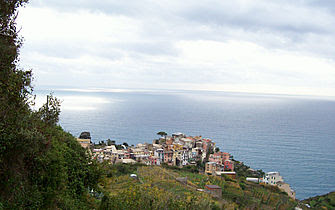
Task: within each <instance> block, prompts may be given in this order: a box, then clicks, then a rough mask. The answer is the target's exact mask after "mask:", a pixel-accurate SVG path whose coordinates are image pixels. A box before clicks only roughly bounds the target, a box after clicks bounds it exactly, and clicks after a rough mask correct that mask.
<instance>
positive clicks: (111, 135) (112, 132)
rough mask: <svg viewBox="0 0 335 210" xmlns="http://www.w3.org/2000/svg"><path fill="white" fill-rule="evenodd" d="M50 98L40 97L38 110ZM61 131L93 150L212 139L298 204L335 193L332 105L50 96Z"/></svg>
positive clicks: (248, 98) (142, 95) (90, 93)
mask: <svg viewBox="0 0 335 210" xmlns="http://www.w3.org/2000/svg"><path fill="white" fill-rule="evenodd" d="M49 92H50V90H37V91H35V94H36V95H37V99H36V106H39V105H41V104H42V102H43V101H45V95H46V94H47V93H49ZM53 95H54V96H56V97H57V98H59V99H60V100H61V101H62V108H61V115H60V125H61V126H62V127H63V128H64V129H65V130H66V131H68V132H70V133H71V134H73V135H74V136H79V134H80V133H81V132H82V131H89V132H90V133H91V136H92V140H93V141H94V142H99V141H103V140H104V141H105V140H107V139H111V140H116V142H117V143H123V142H127V143H128V144H129V145H131V144H134V145H136V144H138V143H143V142H150V143H151V142H152V140H153V139H156V138H158V136H157V132H159V131H165V132H167V133H168V134H170V135H171V134H172V133H174V132H182V133H184V134H186V135H189V136H197V135H201V136H203V137H206V138H211V139H212V140H213V141H214V142H215V143H216V146H218V147H219V148H220V150H221V151H225V152H229V153H231V154H232V155H233V157H234V159H236V160H240V161H242V162H244V163H245V164H246V165H249V166H250V167H251V168H253V169H262V170H263V171H265V172H270V171H279V172H280V174H281V175H282V176H283V178H284V181H285V182H287V183H289V184H290V185H291V187H292V188H293V189H294V190H295V191H296V197H297V199H305V198H308V197H311V196H316V195H321V194H325V193H328V192H331V191H334V190H335V98H334V97H333V98H332V97H311V96H289V95H269V94H246V93H230V92H214V91H166V90H118V89H113V90H69V89H62V90H54V91H53Z"/></svg>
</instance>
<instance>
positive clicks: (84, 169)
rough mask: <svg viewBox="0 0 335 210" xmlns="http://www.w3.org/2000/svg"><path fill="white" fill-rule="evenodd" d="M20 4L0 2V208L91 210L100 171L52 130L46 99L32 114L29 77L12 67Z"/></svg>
mask: <svg viewBox="0 0 335 210" xmlns="http://www.w3.org/2000/svg"><path fill="white" fill-rule="evenodd" d="M25 3H27V1H26V0H12V1H0V189H1V190H0V209H2V208H4V209H48V208H60V209H77V208H82V209H91V208H94V206H96V199H94V198H93V197H91V196H90V195H89V193H88V190H89V189H93V190H98V188H97V183H98V180H99V177H100V174H101V172H100V170H99V168H98V167H97V164H96V163H95V162H92V161H91V159H90V157H89V156H88V155H87V153H86V151H85V150H84V149H83V148H82V147H81V146H80V145H79V144H78V143H77V141H76V139H75V138H74V137H73V136H71V135H70V134H69V133H66V132H64V131H63V129H62V128H61V127H59V126H57V122H58V116H59V113H60V108H59V105H60V102H59V101H58V100H57V99H56V98H54V97H53V96H52V95H51V96H49V97H48V100H47V103H46V104H45V105H43V106H42V107H41V108H40V109H39V110H38V111H35V110H32V109H31V105H32V104H33V102H34V96H33V94H32V92H33V88H32V86H31V81H32V72H31V71H25V70H23V69H20V68H19V67H18V61H19V59H18V56H19V49H20V47H21V45H22V38H21V37H19V35H18V34H17V30H16V23H15V19H16V17H17V14H18V12H17V9H18V7H20V6H23V5H24V4H25Z"/></svg>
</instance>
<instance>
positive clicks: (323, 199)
mask: <svg viewBox="0 0 335 210" xmlns="http://www.w3.org/2000/svg"><path fill="white" fill-rule="evenodd" d="M302 203H303V204H308V205H310V207H311V209H335V192H331V193H328V194H325V195H320V196H315V197H311V198H308V199H306V200H303V201H302Z"/></svg>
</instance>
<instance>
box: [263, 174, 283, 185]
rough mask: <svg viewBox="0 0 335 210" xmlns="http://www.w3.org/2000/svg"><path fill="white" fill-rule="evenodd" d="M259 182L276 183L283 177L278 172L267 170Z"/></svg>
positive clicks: (281, 180)
mask: <svg viewBox="0 0 335 210" xmlns="http://www.w3.org/2000/svg"><path fill="white" fill-rule="evenodd" d="M261 182H264V183H265V184H270V185H277V182H284V180H283V177H282V176H280V174H279V172H268V173H266V174H265V175H264V177H263V179H261Z"/></svg>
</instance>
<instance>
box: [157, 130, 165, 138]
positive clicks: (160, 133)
mask: <svg viewBox="0 0 335 210" xmlns="http://www.w3.org/2000/svg"><path fill="white" fill-rule="evenodd" d="M157 135H159V136H161V137H163V136H164V137H165V138H166V136H167V133H166V132H164V131H159V132H158V133H157Z"/></svg>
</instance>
